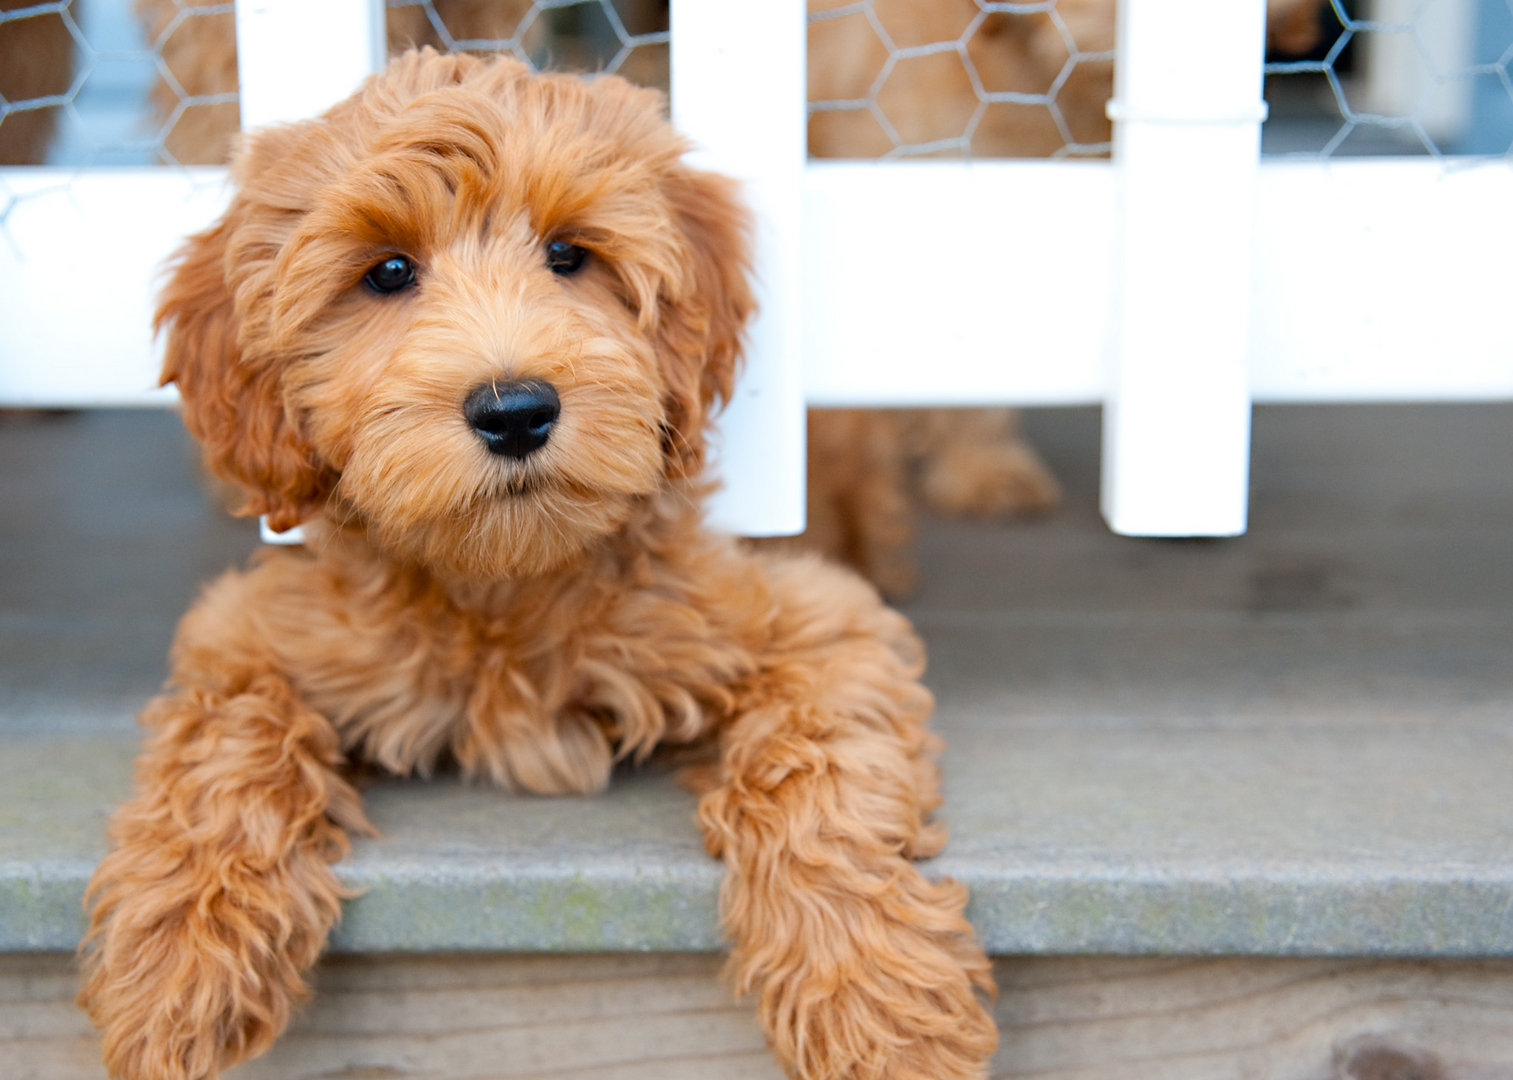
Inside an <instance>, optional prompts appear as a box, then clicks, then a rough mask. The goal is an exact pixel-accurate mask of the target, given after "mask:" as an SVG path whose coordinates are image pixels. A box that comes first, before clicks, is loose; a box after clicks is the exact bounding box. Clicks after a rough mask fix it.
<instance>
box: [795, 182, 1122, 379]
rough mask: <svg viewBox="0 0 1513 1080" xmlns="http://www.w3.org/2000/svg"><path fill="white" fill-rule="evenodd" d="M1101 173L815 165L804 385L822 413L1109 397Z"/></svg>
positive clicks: (1105, 198) (1107, 199) (808, 188)
mask: <svg viewBox="0 0 1513 1080" xmlns="http://www.w3.org/2000/svg"><path fill="white" fill-rule="evenodd" d="M1113 179H1114V177H1113V171H1112V169H1111V168H1110V167H1109V165H1108V163H1107V162H1048V161H976V162H971V163H967V164H963V163H961V162H953V161H918V162H902V163H898V164H888V165H881V166H880V165H878V164H876V163H874V162H868V161H825V162H813V163H811V164H810V166H809V169H808V172H807V174H806V176H805V184H804V197H805V202H804V263H803V276H804V277H803V280H804V297H803V303H804V320H803V322H804V385H805V389H806V392H807V395H808V400H809V402H810V404H814V405H967V404H981V403H999V402H1012V403H1014V404H1018V405H1083V404H1093V403H1096V402H1099V401H1102V400H1103V391H1104V386H1105V384H1106V381H1107V379H1106V373H1105V357H1106V355H1107V351H1108V338H1109V330H1110V326H1109V315H1108V312H1109V296H1110V289H1111V274H1112V270H1113V263H1112V251H1111V247H1110V243H1109V241H1110V238H1111V237H1112V236H1113V233H1114V197H1113V196H1114V186H1113Z"/></svg>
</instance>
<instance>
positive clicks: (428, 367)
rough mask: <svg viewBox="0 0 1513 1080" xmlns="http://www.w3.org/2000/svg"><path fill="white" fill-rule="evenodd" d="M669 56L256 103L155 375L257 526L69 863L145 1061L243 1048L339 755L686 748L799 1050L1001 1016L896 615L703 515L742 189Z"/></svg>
mask: <svg viewBox="0 0 1513 1080" xmlns="http://www.w3.org/2000/svg"><path fill="white" fill-rule="evenodd" d="M685 148H686V147H685V144H684V143H683V141H682V140H681V139H680V138H678V137H677V136H676V135H675V134H674V133H673V132H672V131H671V130H670V129H669V127H668V126H667V124H666V123H665V121H664V120H663V102H662V100H661V98H660V95H658V94H656V93H655V92H653V91H647V90H640V89H636V88H634V87H632V86H630V85H629V84H628V83H626V82H624V81H622V80H619V79H613V78H605V79H599V80H596V81H592V82H585V81H582V80H579V79H577V78H574V77H571V76H565V75H556V76H535V75H532V74H530V73H529V71H528V69H527V68H526V67H525V66H524V65H522V64H520V63H517V62H516V61H513V60H510V59H500V60H497V61H495V62H493V63H491V64H486V63H484V62H481V61H479V60H476V59H473V58H470V57H466V56H458V55H452V56H439V55H437V54H435V53H433V52H431V51H429V50H426V51H423V52H421V53H410V54H406V55H405V56H403V57H401V58H400V59H399V60H397V61H396V62H395V63H394V64H393V65H391V67H390V68H389V70H388V71H387V72H386V73H385V74H383V75H381V76H378V77H375V78H374V79H373V80H370V81H369V82H368V83H367V84H366V85H365V87H364V88H363V89H362V91H360V92H359V94H358V95H356V96H355V97H354V98H353V99H351V100H349V101H347V102H346V103H344V104H342V105H339V106H337V107H335V108H334V109H332V110H331V111H330V112H329V113H328V114H326V116H325V117H324V118H323V119H321V120H319V121H311V122H306V123H302V124H294V125H289V126H285V127H274V128H271V129H268V130H266V131H264V132H261V133H259V134H257V135H256V136H254V137H253V138H252V139H251V140H250V141H249V142H248V144H247V145H246V147H245V149H244V150H243V152H242V153H241V154H240V156H239V158H238V160H237V162H236V164H235V166H234V173H235V177H236V180H237V182H238V185H239V190H238V191H237V193H236V195H235V196H234V198H233V200H232V203H231V206H230V208H229V209H228V210H227V212H226V214H225V216H224V217H223V218H222V219H221V221H220V222H218V223H217V224H216V225H215V226H214V227H213V228H211V229H209V230H208V231H206V232H204V233H201V234H200V235H198V236H196V237H194V238H192V239H191V241H190V242H189V243H188V245H187V246H186V248H185V249H184V250H183V252H182V254H181V258H180V261H179V263H178V266H177V268H176V270H175V272H174V274H173V277H172V280H171V281H170V283H169V285H168V287H167V289H166V291H165V293H164V296H163V301H162V307H161V310H160V321H161V323H162V324H163V325H165V326H166V327H167V330H168V341H167V352H166V359H165V369H164V378H165V379H166V380H171V381H173V382H175V383H177V385H178V387H179V390H180V392H181V394H182V397H183V402H184V417H185V422H186V424H187V426H188V427H189V429H190V431H191V432H192V433H193V434H194V435H195V436H196V437H197V438H198V439H199V440H200V441H201V443H202V445H203V448H204V452H205V460H206V463H207V465H208V466H209V468H210V469H211V470H213V471H214V472H215V473H216V474H217V475H219V476H220V477H222V478H223V479H224V480H226V481H227V482H229V483H231V484H234V485H235V486H236V487H237V488H238V489H239V490H240V491H241V492H242V496H243V504H242V507H241V509H242V512H244V513H248V514H254V513H266V514H268V515H269V517H270V519H271V521H272V524H273V525H274V526H275V527H276V528H283V527H287V526H289V525H292V524H294V523H296V522H305V523H307V527H308V528H309V530H310V542H309V543H308V544H307V545H306V546H304V547H302V548H298V549H275V550H267V551H264V552H263V553H262V554H261V555H260V556H259V557H258V558H256V559H255V560H254V562H253V564H252V566H251V567H250V568H249V569H248V570H246V571H244V572H231V573H229V574H227V575H226V576H224V577H222V578H221V579H219V580H218V581H216V582H215V583H213V584H212V585H211V586H210V587H209V588H208V589H207V590H206V592H205V593H204V595H203V596H202V597H201V599H200V600H199V601H198V602H197V603H196V605H195V606H194V607H193V608H192V609H191V610H190V611H189V613H188V614H187V615H186V616H185V617H184V620H183V622H182V623H181V624H180V628H179V632H178V635H177V638H176V641H175V644H174V647H173V653H172V675H171V679H170V684H169V689H168V690H167V691H166V692H165V693H164V694H163V695H162V696H160V697H158V698H156V699H155V700H154V701H152V702H151V703H150V704H149V705H148V706H147V708H146V710H145V711H144V713H143V715H142V722H143V723H144V725H145V726H146V727H147V728H148V730H149V738H148V742H147V746H146V749H145V750H144V752H143V754H142V756H141V758H140V759H139V762H138V769H137V790H136V794H135V795H134V797H133V798H132V799H131V801H130V802H128V803H127V804H126V805H125V806H123V807H122V808H121V809H120V810H119V811H118V812H117V814H116V815H115V817H114V819H113V822H112V826H111V836H112V840H113V845H112V850H111V852H110V854H109V855H108V856H107V857H106V858H105V859H104V861H103V862H102V863H101V864H100V866H99V868H98V870H97V871H96V873H95V876H94V879H93V881H92V882H91V885H90V896H91V898H92V904H93V908H92V914H91V917H92V924H91V930H90V933H89V936H88V939H87V941H86V944H85V946H84V966H85V972H86V982H85V986H84V989H83V991H82V993H81V995H80V1000H81V1003H82V1004H84V1005H85V1006H86V1007H87V1008H88V1010H89V1012H90V1015H91V1017H92V1018H93V1019H94V1021H95V1022H96V1023H97V1024H98V1025H99V1026H100V1028H101V1029H102V1030H103V1032H104V1047H105V1058H106V1062H107V1065H108V1066H109V1068H110V1070H111V1072H112V1073H113V1074H115V1075H116V1076H119V1077H124V1078H126V1080H203V1078H207V1077H212V1076H215V1075H216V1074H217V1072H218V1070H220V1069H223V1068H225V1067H228V1066H230V1065H231V1064H233V1063H235V1062H236V1061H238V1060H241V1059H243V1058H245V1057H247V1056H249V1055H252V1054H256V1053H258V1052H259V1051H261V1050H262V1049H264V1048H266V1047H267V1046H268V1045H269V1043H270V1042H271V1041H272V1040H273V1039H274V1038H275V1037H276V1036H277V1035H278V1033H279V1032H280V1031H281V1030H282V1028H283V1027H284V1026H285V1024H286V1023H287V1020H288V1018H289V1015H290V1011H291V1009H292V1008H293V1006H294V1005H295V1004H296V1003H297V1002H298V1001H299V1000H300V999H301V998H303V997H304V996H305V994H306V992H307V991H306V982H305V973H306V971H307V970H308V968H309V967H310V965H311V964H313V963H314V961H315V959H316V957H317V955H318V954H319V952H320V950H321V948H322V946H323V944H324V942H325V939H326V936H327V933H328V931H329V929H330V927H331V925H332V924H333V922H334V921H335V920H336V918H337V917H338V914H339V911H340V901H341V899H342V897H343V896H344V895H345V894H344V890H343V889H342V886H341V884H340V882H339V881H338V879H337V878H336V876H335V874H334V873H333V872H332V869H331V863H332V862H333V861H334V860H336V859H338V858H340V857H341V855H342V854H343V853H344V852H345V851H346V849H347V843H348V836H349V834H351V833H353V832H358V833H361V832H363V831H366V829H367V825H366V822H365V820H364V817H363V812H362V808H361V804H360V799H359V796H358V794H357V792H356V790H355V789H354V787H353V786H352V783H351V780H350V778H349V776H348V767H349V765H351V764H353V763H357V762H366V763H371V764H373V765H376V766H379V767H382V768H385V769H388V770H391V771H393V772H395V773H401V774H406V773H421V774H424V773H427V772H429V771H431V770H432V769H434V768H436V767H439V766H441V765H442V764H444V763H447V762H451V763H455V765H456V767H458V768H459V769H460V770H461V771H462V772H463V773H464V774H465V775H468V776H472V777H477V778H480V779H484V780H489V781H493V782H495V783H499V784H502V785H504V786H506V787H509V788H511V789H514V790H519V791H525V792H534V793H542V794H550V793H559V792H590V791H595V790H598V789H599V788H601V787H603V786H604V784H605V783H606V782H607V781H608V778H609V774H610V770H611V766H612V765H613V764H614V762H616V761H617V760H621V759H625V758H630V759H638V760H639V759H642V758H644V757H646V756H647V755H648V754H650V753H651V752H652V751H653V750H655V749H657V748H659V747H681V748H684V749H685V750H687V751H688V752H691V753H695V754H698V755H701V756H702V757H703V759H704V760H705V761H707V764H705V765H703V766H702V767H700V768H699V769H698V770H697V771H695V772H694V773H693V774H691V777H690V782H691V783H692V784H693V785H694V786H695V788H696V790H697V791H698V792H699V794H700V799H699V820H700V822H701V824H702V826H703V829H704V834H705V838H706V843H707V846H708V848H709V851H710V852H711V854H713V855H715V856H718V857H720V858H722V859H723V860H724V862H725V865H726V868H727V878H726V884H725V888H724V889H723V890H722V904H721V907H722V917H723V922H724V927H725V930H726V932H727V934H728V935H729V937H730V939H731V942H732V955H731V971H732V974H733V979H734V982H735V986H736V990H737V992H738V993H746V992H748V991H753V990H754V991H756V992H757V1002H758V1004H757V1009H758V1013H759V1016H760V1018H761V1021H762V1024H763V1026H764V1028H765V1030H766V1032H767V1034H768V1038H769V1040H770V1042H771V1044H772V1047H773V1049H774V1051H775V1053H776V1054H777V1056H778V1058H779V1060H780V1061H781V1063H782V1064H783V1066H784V1068H785V1069H787V1070H788V1071H789V1073H790V1074H791V1075H794V1076H797V1077H801V1078H806V1080H820V1078H826V1080H830V1078H842V1077H845V1078H855V1080H959V1078H966V1077H976V1076H981V1075H982V1070H983V1067H984V1063H985V1062H986V1060H987V1058H988V1057H989V1055H990V1054H991V1053H992V1051H993V1048H994V1045H995V1042H996V1036H995V1033H994V1030H993V1024H992V1020H991V1018H990V1017H989V1015H988V1013H987V1012H986V1010H985V1009H984V1007H983V1002H982V999H981V997H980V994H982V993H984V992H987V991H990V990H991V980H990V975H989V968H988V964H987V961H986V958H985V957H984V956H983V953H982V950H981V949H980V947H979V946H978V945H977V944H976V943H975V941H974V940H973V937H972V931H971V928H970V926H969V925H968V924H967V922H966V921H965V919H964V918H963V915H962V912H963V908H964V905H965V901H966V896H965V890H964V889H962V888H961V887H960V886H958V885H956V884H954V883H951V882H936V883H931V882H928V881H926V880H925V879H924V878H923V877H922V876H921V875H920V874H919V872H918V871H917V870H916V869H915V868H914V866H913V865H912V863H911V862H910V859H911V858H913V857H918V856H924V855H929V854H933V853H935V852H937V851H939V849H940V847H941V844H942V842H943V833H942V830H941V829H940V827H939V826H938V825H935V824H932V823H931V822H930V821H929V815H930V813H931V811H932V810H934V808H935V807H936V805H937V804H938V802H939V795H938V794H937V775H936V769H935V765H934V762H933V752H934V749H935V740H934V739H933V738H932V736H931V735H930V734H929V732H928V731H927V729H926V726H925V722H926V719H927V717H928V714H929V712H930V708H931V701H930V696H929V694H928V692H927V691H925V689H924V688H923V687H922V686H921V685H920V683H919V682H918V675H919V672H920V670H921V668H922V660H921V648H920V644H919V642H918V640H917V639H916V638H915V636H914V634H913V632H912V631H911V629H910V628H909V626H908V624H907V622H906V621H905V620H904V619H903V618H902V617H901V616H899V615H897V614H896V613H894V612H891V611H889V610H888V609H887V608H885V607H883V606H882V605H881V603H880V602H879V601H878V599H877V597H876V594H875V593H874V592H873V590H872V589H870V588H869V587H868V586H867V585H866V584H865V583H864V582H862V581H861V580H860V579H858V578H856V577H854V576H852V575H851V574H849V573H848V572H846V571H844V570H841V569H839V568H834V567H831V566H829V565H827V564H824V563H822V562H820V561H819V560H817V559H814V558H813V557H804V558H797V559H785V558H780V557H775V556H770V555H759V554H754V553H751V552H749V551H745V550H743V549H741V548H739V547H737V546H736V545H735V544H734V542H733V541H731V540H729V539H728V538H724V537H720V536H718V535H715V534H712V533H710V532H707V531H705V530H704V528H703V527H702V522H701V512H700V507H699V502H700V497H701V496H702V494H703V493H704V491H705V484H704V481H702V480H701V479H700V475H701V472H702V466H703V459H704V450H705V438H706V426H707V422H708V418H709V415H710V412H711V410H712V409H713V408H714V407H715V406H716V404H717V403H718V402H719V401H720V400H721V399H723V398H725V397H726V396H727V395H728V394H729V393H730V390H731V386H732V383H733V380H734V378H735V373H736V361H737V355H738V352H739V347H740V337H741V333H742V328H743V325H744V322H745V319H746V317H747V315H748V313H749V311H750V309H751V297H750V293H749V291H748V286H747V281H746V271H747V256H748V252H747V241H746V236H745V226H746V222H745V216H744V214H743V213H742V211H741V210H740V208H739V206H738V205H737V204H736V202H735V201H734V199H733V194H732V193H733V187H734V185H732V184H731V183H729V182H728V181H725V180H722V179H720V178H717V177H714V176H711V175H708V174H704V173H699V172H696V171H694V170H691V169H689V168H688V167H687V166H685V165H684V164H683V161H682V158H683V153H684V150H685Z"/></svg>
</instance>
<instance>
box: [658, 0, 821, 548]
mask: <svg viewBox="0 0 1513 1080" xmlns="http://www.w3.org/2000/svg"><path fill="white" fill-rule="evenodd" d="M806 29H807V28H806V24H805V17H804V0H769V2H767V3H765V4H762V5H760V10H758V8H753V7H751V6H749V5H745V4H733V3H731V2H730V0H673V3H672V115H673V123H674V124H675V125H676V126H677V127H678V128H679V130H681V131H682V132H683V133H684V134H685V135H687V136H688V137H689V138H690V139H692V140H693V142H694V144H695V145H696V146H697V147H698V148H699V152H697V153H696V154H695V155H693V157H691V158H690V161H691V163H692V164H695V165H697V166H699V167H701V168H710V169H714V170H716V171H718V172H722V173H725V174H727V175H729V176H734V177H736V178H738V179H740V180H741V181H742V182H743V185H744V194H745V198H746V202H747V204H748V205H749V206H750V207H751V208H752V210H753V211H755V213H756V218H757V232H756V286H757V300H758V302H759V303H760V305H761V311H760V314H759V315H758V316H757V318H756V321H755V322H754V323H753V324H752V326H751V331H750V336H749V338H748V342H749V347H748V348H747V351H746V370H745V375H744V376H743V377H742V379H741V381H740V383H739V385H738V386H737V387H736V391H735V396H734V399H733V400H732V401H731V402H730V403H729V405H728V406H727V407H726V408H725V411H724V413H723V414H722V415H721V417H720V431H721V433H722V435H721V439H720V441H719V446H718V456H717V460H716V462H715V464H714V467H715V469H716V470H717V471H718V473H719V475H720V476H721V477H722V478H723V480H724V483H725V486H724V488H723V489H722V490H721V491H720V492H719V493H718V495H717V496H716V497H715V499H714V501H713V504H712V505H711V507H710V517H711V520H712V522H713V523H714V524H715V525H716V526H717V527H719V528H722V529H725V530H727V531H730V532H733V533H738V534H741V535H745V536H780V535H785V534H790V533H797V532H801V531H802V530H803V528H804V461H805V453H804V385H803V373H802V369H801V367H800V364H799V355H800V350H801V348H802V346H803V341H802V337H801V335H800V324H799V316H800V311H801V308H802V301H803V294H802V291H801V288H800V274H801V266H802V251H801V247H800V241H801V234H800V233H801V225H802V221H803V209H804V204H803V179H804V165H805V158H806V149H805V142H806V137H805V125H806V114H805V67H804V48H805V33H806Z"/></svg>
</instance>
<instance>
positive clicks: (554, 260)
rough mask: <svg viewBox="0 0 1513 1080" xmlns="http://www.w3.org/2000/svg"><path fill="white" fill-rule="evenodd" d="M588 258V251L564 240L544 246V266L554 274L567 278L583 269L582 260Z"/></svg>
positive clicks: (554, 241)
mask: <svg viewBox="0 0 1513 1080" xmlns="http://www.w3.org/2000/svg"><path fill="white" fill-rule="evenodd" d="M587 258H588V249H587V248H581V247H579V246H578V245H577V244H569V243H568V242H567V241H566V240H553V241H552V242H551V243H550V244H547V245H546V265H547V268H548V269H550V270H551V272H552V273H554V274H561V275H562V276H563V277H567V276H568V275H569V274H576V273H577V272H578V271H579V270H581V269H583V260H584V259H587Z"/></svg>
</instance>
